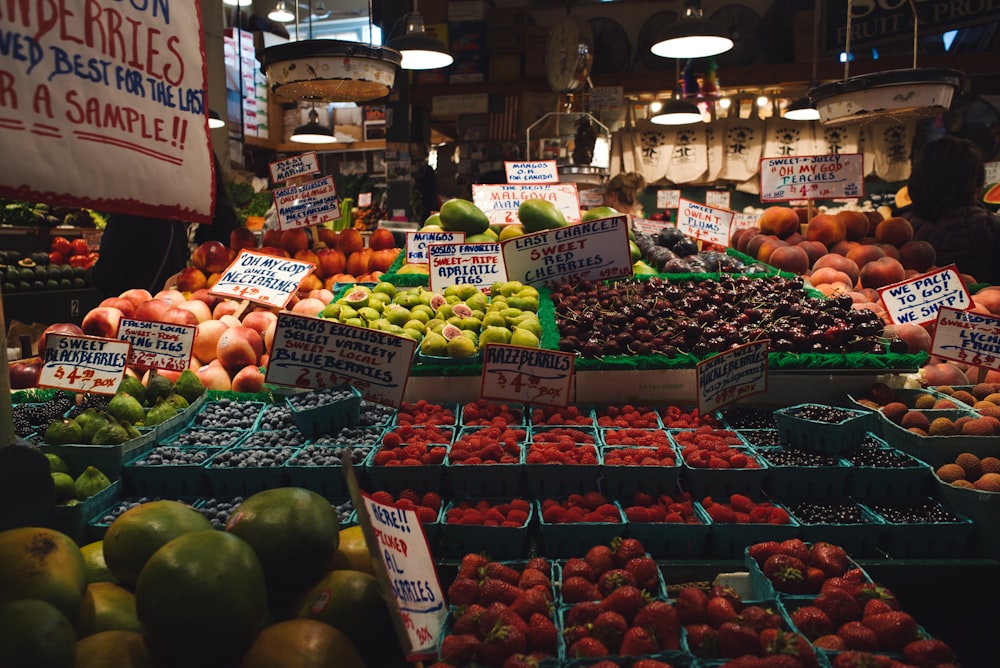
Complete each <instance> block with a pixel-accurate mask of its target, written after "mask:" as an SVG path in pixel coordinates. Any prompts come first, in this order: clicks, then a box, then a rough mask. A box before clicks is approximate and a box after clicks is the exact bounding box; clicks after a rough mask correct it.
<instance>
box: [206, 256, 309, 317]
mask: <svg viewBox="0 0 1000 668" xmlns="http://www.w3.org/2000/svg"><path fill="white" fill-rule="evenodd" d="M315 268H316V265H314V264H313V263H312V262H303V261H301V260H290V259H288V258H284V257H274V256H273V255H264V254H263V253H254V252H253V251H248V250H245V249H244V250H242V251H240V254H239V255H237V256H236V259H235V260H233V263H232V264H231V265H229V267H228V268H227V269H226V271H225V272H224V273H223V274H222V277H221V278H219V280H218V282H217V283H216V284H215V285H213V286H212V289H211V290H209V293H210V294H213V295H215V296H217V297H232V298H233V299H246V300H248V301H252V302H256V303H258V304H265V305H266V306H276V307H278V308H283V307H284V306H285V304H287V303H288V300H289V299H291V298H292V295H293V294H294V293H295V292H296V291H297V290H298V289H299V285H300V284H301V283H302V279H304V278H305V277H306V276H308V275H309V273H310V272H311V271H313V270H314V269H315Z"/></svg>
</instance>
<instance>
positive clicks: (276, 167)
mask: <svg viewBox="0 0 1000 668" xmlns="http://www.w3.org/2000/svg"><path fill="white" fill-rule="evenodd" d="M268 169H270V170H271V180H272V181H274V182H275V183H284V182H285V181H291V180H292V179H297V178H300V177H302V176H309V175H310V174H316V173H317V172H319V161H318V160H317V159H316V151H306V152H305V153H299V154H298V155H293V156H291V157H290V158H285V159H284V160H276V161H275V162H272V163H270V164H268Z"/></svg>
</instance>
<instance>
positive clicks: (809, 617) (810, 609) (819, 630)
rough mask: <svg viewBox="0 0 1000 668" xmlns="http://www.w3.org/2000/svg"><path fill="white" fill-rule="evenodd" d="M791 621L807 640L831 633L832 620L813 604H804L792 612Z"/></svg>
mask: <svg viewBox="0 0 1000 668" xmlns="http://www.w3.org/2000/svg"><path fill="white" fill-rule="evenodd" d="M792 623H793V624H795V628H797V629H798V630H799V631H801V632H802V635H804V636H805V637H806V638H808V639H809V640H815V639H816V638H818V637H820V636H824V635H826V634H828V633H833V622H831V621H830V618H829V617H828V616H827V614H826V613H825V612H823V611H822V610H820V609H819V608H817V607H816V606H814V605H804V606H802V607H801V608H799V609H798V610H796V611H795V612H793V613H792Z"/></svg>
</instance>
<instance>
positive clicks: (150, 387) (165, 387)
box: [129, 369, 174, 424]
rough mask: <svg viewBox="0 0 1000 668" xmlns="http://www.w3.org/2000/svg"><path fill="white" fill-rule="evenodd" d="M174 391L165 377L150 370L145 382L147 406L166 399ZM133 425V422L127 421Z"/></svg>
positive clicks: (171, 384) (172, 385)
mask: <svg viewBox="0 0 1000 668" xmlns="http://www.w3.org/2000/svg"><path fill="white" fill-rule="evenodd" d="M173 391H174V384H173V383H171V382H170V379H169V378H167V377H166V376H161V375H160V374H159V373H158V372H157V371H156V369H151V370H150V372H149V378H148V379H147V380H146V401H147V402H148V403H149V405H151V406H152V405H153V404H155V403H156V402H157V401H158V400H160V399H164V398H166V396H167V395H168V394H170V393H171V392H173ZM129 422H132V423H133V424H134V423H135V422H136V421H135V420H129Z"/></svg>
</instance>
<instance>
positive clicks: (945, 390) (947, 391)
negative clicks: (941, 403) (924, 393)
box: [934, 385, 955, 394]
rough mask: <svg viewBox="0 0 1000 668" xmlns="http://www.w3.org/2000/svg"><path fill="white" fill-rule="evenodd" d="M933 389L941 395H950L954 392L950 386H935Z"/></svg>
mask: <svg viewBox="0 0 1000 668" xmlns="http://www.w3.org/2000/svg"><path fill="white" fill-rule="evenodd" d="M934 389H935V390H937V391H938V392H940V393H941V394H951V393H953V392H954V391H955V388H954V387H952V386H951V385H937V386H935V387H934Z"/></svg>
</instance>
